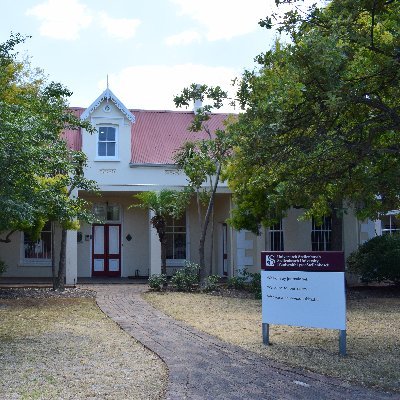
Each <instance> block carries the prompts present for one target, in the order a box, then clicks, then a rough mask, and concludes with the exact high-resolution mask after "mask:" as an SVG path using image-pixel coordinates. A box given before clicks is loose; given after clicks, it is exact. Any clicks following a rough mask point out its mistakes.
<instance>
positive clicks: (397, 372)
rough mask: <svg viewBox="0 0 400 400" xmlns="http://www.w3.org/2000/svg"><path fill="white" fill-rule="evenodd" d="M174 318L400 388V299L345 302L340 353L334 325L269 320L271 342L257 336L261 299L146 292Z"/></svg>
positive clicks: (292, 359)
mask: <svg viewBox="0 0 400 400" xmlns="http://www.w3.org/2000/svg"><path fill="white" fill-rule="evenodd" d="M144 297H145V299H146V300H147V301H149V302H150V303H151V304H153V305H154V306H155V307H157V308H159V309H160V310H162V311H163V312H165V313H166V314H168V315H170V316H172V317H173V318H175V319H178V320H181V321H184V322H186V323H188V324H189V325H192V326H194V327H196V328H197V329H199V330H201V331H204V332H207V333H209V334H211V335H215V336H217V337H218V338H220V339H222V340H224V341H226V342H230V343H233V344H235V345H238V346H241V347H243V348H245V349H247V350H250V351H253V352H256V353H259V354H262V355H264V356H267V357H269V358H271V359H274V360H277V361H281V362H284V363H286V364H288V365H292V366H297V367H304V368H306V369H308V370H311V371H315V372H319V373H322V374H325V375H330V376H335V377H338V378H342V379H346V380H349V381H353V382H355V383H358V384H362V385H368V386H375V387H379V388H383V389H389V390H393V391H398V392H400V364H399V360H400V301H399V298H398V297H397V298H396V297H394V298H393V297H392V298H358V299H356V298H355V299H351V300H348V303H347V319H348V325H347V352H348V355H347V356H346V357H340V356H339V355H338V331H333V330H325V329H307V328H299V327H290V326H282V325H281V326H278V325H273V326H271V328H270V340H271V342H272V346H264V345H263V344H262V336H261V301H260V300H252V299H240V298H229V297H220V296H210V295H206V294H198V293H171V292H167V293H150V292H149V293H146V294H145V295H144Z"/></svg>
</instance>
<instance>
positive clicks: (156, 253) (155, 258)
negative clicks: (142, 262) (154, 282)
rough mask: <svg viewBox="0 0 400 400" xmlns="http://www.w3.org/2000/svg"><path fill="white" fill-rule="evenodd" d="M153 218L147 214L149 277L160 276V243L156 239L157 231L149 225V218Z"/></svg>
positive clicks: (150, 214)
mask: <svg viewBox="0 0 400 400" xmlns="http://www.w3.org/2000/svg"><path fill="white" fill-rule="evenodd" d="M153 216H154V213H153V212H152V211H150V212H149V235H150V240H149V243H150V246H149V250H150V254H149V265H150V271H149V275H150V276H151V275H154V274H161V243H160V239H159V238H158V234H157V231H156V230H155V229H154V228H153V227H152V225H151V222H150V220H151V218H152V217H153Z"/></svg>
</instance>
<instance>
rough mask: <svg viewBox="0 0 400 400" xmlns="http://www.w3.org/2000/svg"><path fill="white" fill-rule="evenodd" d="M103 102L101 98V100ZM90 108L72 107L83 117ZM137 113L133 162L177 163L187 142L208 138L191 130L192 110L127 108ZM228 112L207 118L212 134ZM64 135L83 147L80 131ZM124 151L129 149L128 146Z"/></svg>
mask: <svg viewBox="0 0 400 400" xmlns="http://www.w3.org/2000/svg"><path fill="white" fill-rule="evenodd" d="M100 102H101V101H100ZM89 109H90V107H89V108H88V109H86V110H85V109H84V108H79V107H74V108H71V109H70V110H71V111H72V112H73V113H74V114H75V115H76V116H78V117H79V116H80V117H81V118H82V119H84V115H85V113H87V112H88V110H89ZM127 111H128V112H129V114H130V115H132V116H133V115H135V117H134V118H135V123H133V124H132V125H131V164H133V165H134V164H136V165H144V164H148V165H157V164H158V165H165V164H174V160H173V157H174V154H175V152H176V151H177V150H178V149H179V148H180V147H181V146H182V145H183V144H184V143H185V142H186V141H194V140H200V139H207V138H208V134H207V133H206V132H205V131H202V132H196V133H193V132H189V131H188V127H189V125H190V124H191V122H192V121H193V117H194V113H193V111H151V110H127ZM228 115H229V114H212V115H211V118H210V120H209V121H207V125H208V128H209V130H210V132H211V133H213V132H215V130H216V129H223V128H224V124H223V122H224V120H225V119H226V118H227V117H228ZM62 136H63V137H64V138H65V140H66V141H67V143H68V145H69V147H70V148H71V149H74V150H81V149H82V133H81V130H65V131H64V132H63V133H62ZM123 151H126V150H125V149H124V150H123Z"/></svg>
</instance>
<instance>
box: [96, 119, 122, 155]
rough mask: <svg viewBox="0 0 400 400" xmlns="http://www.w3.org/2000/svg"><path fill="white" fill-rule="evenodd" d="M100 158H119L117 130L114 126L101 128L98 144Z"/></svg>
mask: <svg viewBox="0 0 400 400" xmlns="http://www.w3.org/2000/svg"><path fill="white" fill-rule="evenodd" d="M97 156H98V157H110V158H116V157H117V129H116V128H114V127H112V126H100V127H99V137H98V142H97Z"/></svg>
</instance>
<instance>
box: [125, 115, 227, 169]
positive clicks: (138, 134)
mask: <svg viewBox="0 0 400 400" xmlns="http://www.w3.org/2000/svg"><path fill="white" fill-rule="evenodd" d="M131 111H132V112H133V113H134V114H135V116H136V122H135V124H133V125H132V128H131V163H132V164H173V163H174V161H173V157H174V153H175V152H176V150H178V149H179V147H181V146H182V145H183V144H184V143H185V142H186V141H193V140H199V139H207V138H208V134H207V133H206V132H205V131H202V132H196V133H193V132H189V131H188V127H189V125H190V124H191V122H192V121H193V117H194V113H193V111H192V112H181V111H147V110H131ZM227 117H228V114H213V115H212V116H211V118H210V120H209V121H207V125H208V128H209V130H210V131H211V132H212V133H213V132H215V130H216V129H223V127H224V125H223V121H224V120H225V119H226V118H227Z"/></svg>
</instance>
